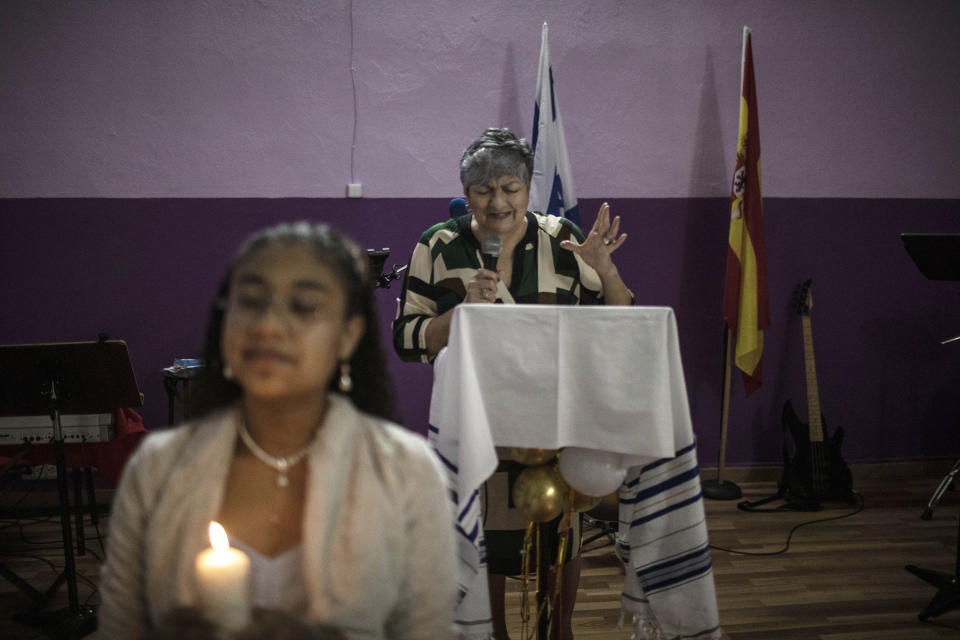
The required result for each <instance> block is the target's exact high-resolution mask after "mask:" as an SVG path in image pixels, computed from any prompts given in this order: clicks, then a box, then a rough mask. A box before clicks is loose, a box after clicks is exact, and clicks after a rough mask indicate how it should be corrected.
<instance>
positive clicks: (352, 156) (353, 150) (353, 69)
mask: <svg viewBox="0 0 960 640" xmlns="http://www.w3.org/2000/svg"><path fill="white" fill-rule="evenodd" d="M353 56H354V49H353V0H350V84H351V85H352V87H353V139H352V140H351V142H350V183H351V184H354V183H356V181H357V180H356V176H355V175H354V160H355V158H356V153H357V117H358V116H357V114H358V111H357V76H356V73H357V69H356V67H355V66H354V58H353Z"/></svg>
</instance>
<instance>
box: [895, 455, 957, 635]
mask: <svg viewBox="0 0 960 640" xmlns="http://www.w3.org/2000/svg"><path fill="white" fill-rule="evenodd" d="M958 472H960V460H957V462H955V463H954V465H953V468H952V469H950V473H948V474H947V475H946V477H945V478H944V479H943V480H941V481H940V485H939V486H938V487H937V490H936V491H934V492H933V496H932V497H931V498H930V501H929V502H928V503H927V508H926V509H924V510H923V515H922V516H920V517H921V518H923V519H924V520H929V519H930V518H931V517H933V508H934V507H935V506H937V503H938V502H939V501H940V498H941V497H943V494H944V492H945V491H946V490H947V487H949V486H950V484H951V483H952V482H953V481H954V479H955V478H956V476H957V473H958ZM906 569H907V571H909V572H910V573H912V574H913V575H915V576H917V577H918V578H920V579H921V580H923V581H925V582H929V583H930V584H932V585H933V586H935V587H936V588H937V594H936V595H935V596H934V597H933V600H931V601H930V602H929V603H928V604H927V606H926V607H925V608H924V609H923V611H921V612H920V613H919V614H917V617H918V618H919V619H921V620H926V619H927V618H931V617H933V616H938V615H940V614H941V613H945V612H947V611H949V610H951V609H955V608H957V607H958V606H960V517H958V520H957V558H956V564H955V566H954V570H953V575H951V574H949V573H945V572H943V571H933V570H931V569H922V568H920V567H917V566H915V565H912V564H908V565H907V567H906Z"/></svg>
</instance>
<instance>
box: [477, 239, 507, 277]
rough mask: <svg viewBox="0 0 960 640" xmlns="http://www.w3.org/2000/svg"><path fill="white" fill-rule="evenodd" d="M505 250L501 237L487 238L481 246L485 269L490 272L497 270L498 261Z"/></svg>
mask: <svg viewBox="0 0 960 640" xmlns="http://www.w3.org/2000/svg"><path fill="white" fill-rule="evenodd" d="M501 249H503V240H501V239H500V236H487V237H486V238H484V239H483V243H481V245H480V255H481V257H482V258H483V268H484V269H489V270H490V271H496V270H497V259H498V258H499V257H500V250H501Z"/></svg>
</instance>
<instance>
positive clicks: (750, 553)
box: [709, 491, 863, 556]
mask: <svg viewBox="0 0 960 640" xmlns="http://www.w3.org/2000/svg"><path fill="white" fill-rule="evenodd" d="M853 495H854V496H856V498H857V501H858V502H859V504H858V505H857V506H856V507H855V508H854V510H853V511H851V512H849V513H844V514H841V515H839V516H830V517H829V518H818V519H816V520H808V521H807V522H801V523H800V524H798V525H795V526H794V527H793V528H792V529H790V532H789V533H788V534H787V542H786V544H784V546H783V549H778V550H777V551H738V550H736V549H727V548H726V547H721V546H718V545H715V544H711V545H709V546H710V548H711V549H716V550H717V551H725V552H727V553H735V554H737V555H741V556H778V555H780V554H782V553H786V552H787V551H788V550H789V549H790V539H791V538H793V534H794V533H796V531H797V529H799V528H800V527H805V526H807V525H808V524H817V523H819V522H830V521H831V520H843V519H844V518H850V517H852V516H855V515H857V514H858V513H860V512H861V511H863V496H862V495H861V494H859V493H857V492H856V491H854V492H853Z"/></svg>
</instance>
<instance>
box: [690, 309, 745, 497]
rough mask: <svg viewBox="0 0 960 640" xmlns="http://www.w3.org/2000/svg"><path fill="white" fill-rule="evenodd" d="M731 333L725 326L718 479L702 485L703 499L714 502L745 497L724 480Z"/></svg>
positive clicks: (736, 487) (734, 484) (728, 416)
mask: <svg viewBox="0 0 960 640" xmlns="http://www.w3.org/2000/svg"><path fill="white" fill-rule="evenodd" d="M731 342H732V338H731V331H730V329H729V328H727V325H726V324H724V325H723V382H722V385H723V397H722V398H721V399H720V453H719V458H718V461H717V477H716V478H714V479H713V480H704V481H703V482H701V483H700V490H701V491H702V492H703V497H705V498H710V499H712V500H736V499H737V498H739V497H740V496H742V495H743V492H742V491H740V487H739V486H738V485H737V484H736V483H735V482H730V481H729V480H724V479H723V469H724V466H725V465H726V462H727V424H728V423H729V421H730V343H731Z"/></svg>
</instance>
